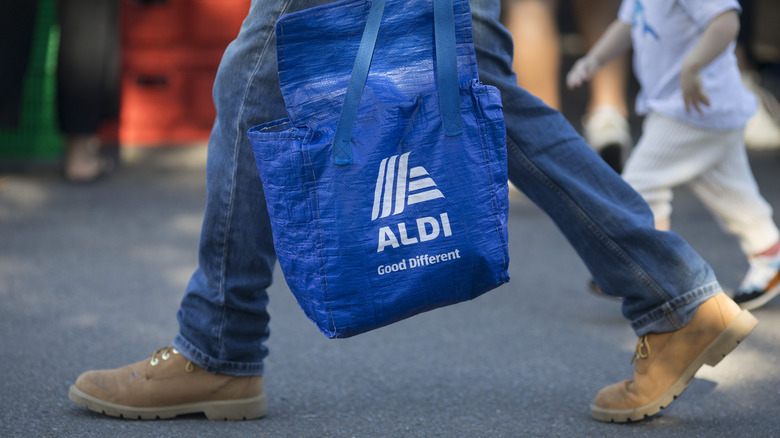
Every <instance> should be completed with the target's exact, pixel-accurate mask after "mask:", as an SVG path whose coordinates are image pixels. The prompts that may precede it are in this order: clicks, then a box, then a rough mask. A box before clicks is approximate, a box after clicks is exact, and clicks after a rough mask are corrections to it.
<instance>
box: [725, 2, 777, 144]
mask: <svg viewBox="0 0 780 438" xmlns="http://www.w3.org/2000/svg"><path fill="white" fill-rule="evenodd" d="M740 4H741V5H742V14H741V15H740V24H741V26H740V34H739V39H738V45H737V51H736V53H737V59H738V60H739V69H740V71H741V72H742V81H743V83H744V84H745V86H746V87H747V88H748V89H749V90H750V91H752V92H753V93H754V94H755V95H756V97H757V98H758V104H759V105H758V110H757V111H756V114H755V115H754V116H753V117H752V118H751V119H750V121H749V122H748V124H747V127H746V129H745V145H746V146H747V147H749V148H751V149H771V148H780V100H779V99H780V28H778V26H777V22H778V20H780V3H778V2H776V1H773V0H744V1H742V2H740Z"/></svg>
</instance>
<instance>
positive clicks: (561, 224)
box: [470, 0, 721, 336]
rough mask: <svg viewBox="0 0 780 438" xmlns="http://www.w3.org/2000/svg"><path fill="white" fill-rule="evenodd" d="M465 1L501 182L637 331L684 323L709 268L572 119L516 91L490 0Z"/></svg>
mask: <svg viewBox="0 0 780 438" xmlns="http://www.w3.org/2000/svg"><path fill="white" fill-rule="evenodd" d="M470 3H471V9H472V16H473V22H474V44H475V50H476V53H477V64H478V66H479V70H480V78H481V79H482V81H483V82H484V83H486V84H491V85H494V86H496V87H497V88H498V89H499V90H500V91H501V95H502V101H503V104H504V118H505V119H506V127H507V140H508V141H507V142H508V144H507V147H508V154H507V155H508V161H509V178H510V180H511V181H512V183H513V184H514V185H515V186H516V187H517V188H518V189H520V190H522V191H523V192H524V193H525V194H526V195H527V196H528V197H529V198H530V199H531V200H532V201H533V202H535V203H536V204H537V205H538V206H539V207H540V208H541V209H542V210H544V211H545V212H546V213H547V214H548V215H549V216H550V217H551V218H552V219H553V221H554V222H555V223H556V225H557V226H558V228H559V229H560V230H561V231H562V232H563V234H564V235H565V236H566V238H567V239H568V241H569V243H571V245H572V246H573V247H574V249H575V250H576V251H577V253H578V254H579V256H580V257H581V258H582V260H583V261H584V263H585V265H586V266H587V267H588V269H589V270H590V272H591V274H592V275H593V277H594V279H595V280H596V282H597V283H598V284H599V286H600V287H601V288H602V289H603V290H604V292H605V293H607V294H609V295H614V296H621V297H623V315H624V316H625V317H626V318H627V319H629V320H630V321H631V325H632V328H633V329H634V331H635V332H636V333H637V335H640V336H641V335H644V334H646V333H662V332H668V331H672V330H676V329H679V328H681V327H683V326H684V325H685V324H687V323H688V322H689V321H690V319H691V318H692V317H693V314H694V313H695V311H696V309H698V306H699V304H701V303H702V302H704V301H706V300H707V299H708V298H710V297H712V296H714V295H716V294H717V293H719V292H721V288H720V285H719V283H718V282H717V280H716V278H715V275H714V273H713V272H712V269H711V268H710V266H709V265H708V264H707V263H706V262H705V261H704V260H703V259H702V258H701V257H700V256H699V255H698V254H697V253H696V252H695V251H694V250H693V249H692V248H691V247H690V246H689V245H688V244H687V243H686V242H685V241H684V240H682V239H681V238H680V237H679V236H677V235H676V234H674V233H668V232H659V231H656V230H655V228H654V221H653V216H652V213H651V211H650V209H649V208H648V206H647V204H646V203H645V202H644V200H642V198H641V197H640V196H639V195H638V194H637V193H636V192H635V191H634V190H633V189H631V188H630V187H629V186H628V185H627V184H626V183H625V182H624V181H623V180H622V178H621V177H620V176H619V175H618V174H617V173H615V172H614V171H613V170H612V169H611V168H610V167H609V166H608V165H606V164H605V163H604V162H603V160H601V158H599V157H598V155H597V154H596V153H595V152H593V150H592V149H591V148H590V147H588V146H587V144H585V142H584V140H583V139H582V138H581V137H580V135H579V134H578V133H577V132H576V131H575V129H574V128H573V127H572V126H571V124H569V123H568V121H567V120H566V119H565V118H564V117H563V116H562V115H561V114H560V113H559V112H557V111H555V110H553V109H551V108H549V107H548V106H547V105H545V104H544V103H543V102H542V101H541V100H540V99H538V98H536V97H534V96H532V95H530V94H529V93H528V92H526V91H525V90H523V89H521V88H519V87H517V82H516V79H515V76H514V74H513V73H512V70H511V65H512V62H511V53H512V41H511V36H510V35H509V33H508V32H507V31H506V29H504V28H503V26H501V24H500V23H499V21H498V18H499V15H500V5H499V2H497V1H495V0H473V1H471V2H470Z"/></svg>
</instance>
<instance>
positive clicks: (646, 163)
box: [623, 112, 780, 255]
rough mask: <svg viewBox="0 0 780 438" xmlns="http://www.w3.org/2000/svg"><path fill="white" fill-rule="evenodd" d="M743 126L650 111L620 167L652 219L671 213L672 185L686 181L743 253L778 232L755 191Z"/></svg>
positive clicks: (771, 239)
mask: <svg viewBox="0 0 780 438" xmlns="http://www.w3.org/2000/svg"><path fill="white" fill-rule="evenodd" d="M743 132H744V130H742V129H737V130H733V131H714V130H709V129H704V128H700V127H697V126H693V125H690V124H688V123H685V122H681V121H679V120H676V119H673V118H671V117H667V116H664V115H661V114H658V113H653V112H651V113H650V114H648V115H647V117H646V118H645V121H644V125H643V133H642V137H641V138H640V139H639V142H638V144H637V145H636V147H635V148H634V151H633V152H632V153H631V156H630V157H629V158H628V161H627V162H626V166H625V169H624V171H623V177H624V178H625V180H626V181H627V182H628V183H629V184H630V185H631V186H632V187H633V188H634V189H635V190H636V191H637V192H639V194H641V195H642V197H643V198H644V199H645V200H646V201H647V203H648V204H649V205H650V209H651V210H652V211H653V214H654V216H655V219H656V221H661V220H668V219H669V218H670V216H671V213H672V205H671V202H672V188H674V187H676V186H680V185H684V184H686V185H688V186H689V187H690V188H691V190H692V191H693V193H694V194H695V195H696V196H697V197H698V198H699V199H700V200H701V201H702V203H703V204H704V205H705V206H706V207H707V208H708V209H709V210H710V211H711V212H712V213H713V214H714V215H715V216H716V218H717V219H719V222H720V224H721V225H722V226H723V227H724V228H725V229H726V230H728V231H729V232H731V233H733V234H734V235H736V236H737V237H738V238H739V242H740V245H741V247H742V250H743V251H744V252H745V254H747V255H752V254H757V253H759V252H762V251H765V250H766V249H768V248H769V247H771V246H772V245H774V244H775V243H776V242H777V241H778V239H779V238H780V232H778V229H777V226H776V225H775V223H774V221H773V219H772V207H771V206H770V205H769V204H768V203H767V202H766V200H764V198H763V197H762V196H761V194H760V193H759V192H758V186H757V185H756V181H755V178H754V177H753V172H752V171H751V170H750V164H749V163H748V158H747V153H746V152H745V145H744V143H743Z"/></svg>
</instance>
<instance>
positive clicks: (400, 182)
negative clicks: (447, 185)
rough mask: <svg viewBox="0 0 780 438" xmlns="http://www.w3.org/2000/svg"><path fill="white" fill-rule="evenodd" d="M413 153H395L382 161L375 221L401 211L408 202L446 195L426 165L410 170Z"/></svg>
mask: <svg viewBox="0 0 780 438" xmlns="http://www.w3.org/2000/svg"><path fill="white" fill-rule="evenodd" d="M410 153H411V152H407V153H405V154H403V155H400V156H399V155H393V156H392V157H390V158H385V159H383V160H382V162H381V163H380V164H379V174H378V175H377V178H376V188H375V189H374V208H373V210H372V212H371V220H372V221H373V220H376V219H378V218H383V217H387V216H390V215H394V214H399V213H401V212H403V211H404V208H405V207H406V206H407V205H413V204H419V203H421V202H426V201H430V200H432V199H437V198H443V197H444V195H443V194H442V193H441V191H439V189H438V188H437V187H436V183H434V182H433V179H432V178H431V177H430V176H429V175H428V171H427V170H425V168H424V167H422V166H417V167H412V168H411V170H409V154H410ZM399 157H400V158H399ZM396 162H397V163H396Z"/></svg>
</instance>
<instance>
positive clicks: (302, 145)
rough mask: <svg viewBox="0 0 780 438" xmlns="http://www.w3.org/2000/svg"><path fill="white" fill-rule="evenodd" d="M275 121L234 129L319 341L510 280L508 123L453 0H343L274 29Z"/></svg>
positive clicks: (460, 1) (290, 280)
mask: <svg viewBox="0 0 780 438" xmlns="http://www.w3.org/2000/svg"><path fill="white" fill-rule="evenodd" d="M276 36H277V54H278V63H279V78H280V84H281V89H282V95H283V96H284V100H285V104H286V107H287V112H288V118H286V119H282V120H277V121H273V122H270V123H266V124H262V125H259V126H255V127H254V128H252V129H250V131H249V133H248V135H249V139H250V141H251V143H252V147H253V150H254V153H255V158H256V162H257V167H258V170H259V172H260V177H261V179H262V181H263V189H264V193H265V197H266V201H267V205H268V212H269V214H270V217H271V225H272V229H273V237H274V247H275V249H276V252H277V256H278V259H279V263H280V265H281V268H282V271H283V273H284V276H285V279H286V280H287V284H288V286H289V287H290V289H291V290H292V292H293V294H294V295H295V296H296V298H297V300H298V303H299V304H300V306H301V307H302V308H303V310H304V312H305V313H306V315H307V316H308V317H309V318H310V319H311V320H312V321H314V322H315V323H316V324H317V326H318V327H319V329H320V330H321V331H322V332H323V333H325V334H326V335H327V336H328V337H331V338H334V337H336V338H342V337H349V336H353V335H356V334H359V333H362V332H365V331H368V330H372V329H375V328H378V327H382V326H384V325H387V324H391V323H393V322H396V321H399V320H401V319H404V318H407V317H410V316H412V315H415V314H418V313H420V312H424V311H427V310H431V309H434V308H437V307H442V306H445V305H449V304H454V303H457V302H461V301H465V300H469V299H473V298H475V297H477V296H479V295H481V294H483V293H485V292H487V291H489V290H491V289H493V288H495V287H497V286H499V285H501V284H503V283H505V282H507V281H508V280H509V276H508V273H507V267H508V264H509V256H508V248H507V228H506V224H507V214H508V188H507V168H506V166H507V164H506V147H505V146H506V134H505V128H504V119H503V114H502V107H501V99H500V96H499V92H498V90H497V89H495V88H494V87H491V86H486V85H483V84H482V83H480V82H479V79H478V74H477V66H476V59H475V56H474V48H473V42H472V36H471V15H470V11H469V8H468V3H467V2H466V1H465V0H454V1H453V0H387V3H385V0H370V1H366V0H343V1H339V2H336V3H330V4H327V5H324V6H320V7H316V8H311V9H307V10H303V11H300V12H295V13H292V14H288V15H285V16H283V17H281V18H280V20H279V21H278V22H277V25H276Z"/></svg>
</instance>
